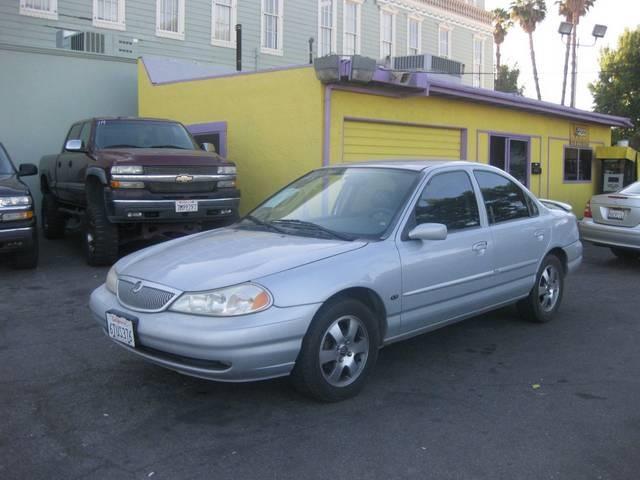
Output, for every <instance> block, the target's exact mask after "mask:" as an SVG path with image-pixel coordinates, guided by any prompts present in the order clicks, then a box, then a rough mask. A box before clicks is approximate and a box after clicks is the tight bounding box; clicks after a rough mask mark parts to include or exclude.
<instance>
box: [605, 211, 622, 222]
mask: <svg viewBox="0 0 640 480" xmlns="http://www.w3.org/2000/svg"><path fill="white" fill-rule="evenodd" d="M607 218H608V219H609V220H622V219H624V210H620V209H618V208H610V209H609V212H608V213H607Z"/></svg>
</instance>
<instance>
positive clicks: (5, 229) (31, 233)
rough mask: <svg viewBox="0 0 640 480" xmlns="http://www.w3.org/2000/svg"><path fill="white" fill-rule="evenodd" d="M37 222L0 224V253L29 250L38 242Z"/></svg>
mask: <svg viewBox="0 0 640 480" xmlns="http://www.w3.org/2000/svg"><path fill="white" fill-rule="evenodd" d="M35 236H36V226H35V222H30V224H27V225H24V224H21V226H17V225H16V226H10V227H9V226H8V225H1V226H0V253H8V252H16V251H22V250H29V249H31V248H33V247H34V246H35V244H36V240H35Z"/></svg>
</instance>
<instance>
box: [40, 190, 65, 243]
mask: <svg viewBox="0 0 640 480" xmlns="http://www.w3.org/2000/svg"><path fill="white" fill-rule="evenodd" d="M41 218H42V232H43V233H44V236H45V238H48V239H54V238H62V237H63V236H64V227H65V223H66V218H65V217H64V215H63V214H62V213H60V210H59V209H58V202H57V201H56V199H55V197H54V196H53V195H51V194H50V193H45V194H44V196H43V197H42V209H41Z"/></svg>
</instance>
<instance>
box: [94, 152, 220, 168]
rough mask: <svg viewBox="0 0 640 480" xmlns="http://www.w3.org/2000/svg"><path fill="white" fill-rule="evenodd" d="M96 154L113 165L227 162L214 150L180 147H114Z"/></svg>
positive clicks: (204, 164)
mask: <svg viewBox="0 0 640 480" xmlns="http://www.w3.org/2000/svg"><path fill="white" fill-rule="evenodd" d="M94 154H95V156H96V157H97V158H98V159H99V160H101V161H104V162H107V163H109V164H112V165H127V164H129V165H142V166H145V165H153V166H157V165H167V166H177V165H183V166H185V165H189V166H193V165H198V166H200V165H202V166H210V165H211V164H212V162H213V163H227V162H225V161H224V159H223V158H222V157H221V156H220V155H218V154H216V153H213V152H205V151H204V150H183V149H179V148H114V149H105V150H98V151H96V152H95V153H94Z"/></svg>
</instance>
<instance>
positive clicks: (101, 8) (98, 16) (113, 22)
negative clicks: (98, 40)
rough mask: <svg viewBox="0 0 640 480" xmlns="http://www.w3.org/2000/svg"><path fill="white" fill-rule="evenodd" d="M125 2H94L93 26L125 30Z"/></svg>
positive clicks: (112, 0) (114, 0) (105, 0)
mask: <svg viewBox="0 0 640 480" xmlns="http://www.w3.org/2000/svg"><path fill="white" fill-rule="evenodd" d="M124 2H125V0H93V26H94V27H98V28H112V29H114V30H124V29H125V24H124Z"/></svg>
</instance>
